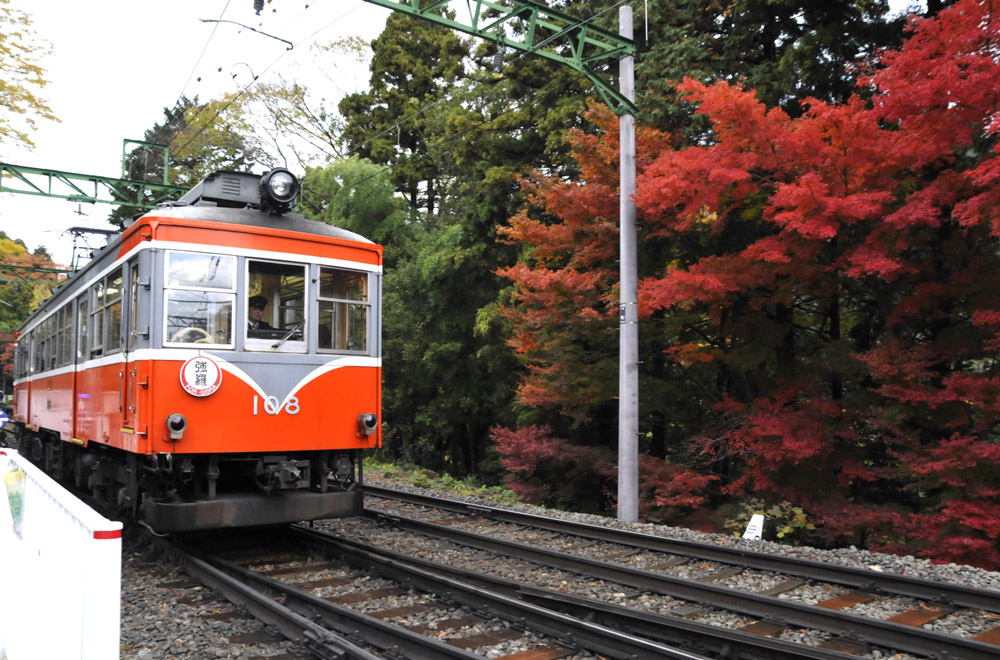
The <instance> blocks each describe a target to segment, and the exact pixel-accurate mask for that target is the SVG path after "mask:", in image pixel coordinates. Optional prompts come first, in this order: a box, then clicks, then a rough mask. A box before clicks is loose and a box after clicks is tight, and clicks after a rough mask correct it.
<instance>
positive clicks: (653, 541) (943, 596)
mask: <svg viewBox="0 0 1000 660" xmlns="http://www.w3.org/2000/svg"><path fill="white" fill-rule="evenodd" d="M364 491H365V493H368V494H371V495H374V496H376V497H383V498H387V499H397V500H400V501H406V502H410V503H413V504H421V505H424V506H431V507H435V508H440V509H445V510H448V511H455V512H459V513H464V514H467V515H477V516H483V517H486V518H489V519H490V520H495V521H498V522H506V523H512V524H516V525H524V526H528V527H537V528H539V529H544V530H547V531H550V532H557V533H560V534H572V535H575V536H582V537H586V538H588V539H596V540H601V541H608V542H610V543H620V544H622V545H628V546H632V547H635V548H641V549H643V550H651V551H655V552H669V553H671V554H675V555H680V556H685V557H694V558H697V559H700V560H709V561H717V562H720V563H725V564H734V565H737V566H741V567H743V568H752V569H755V570H762V571H773V572H775V573H783V574H787V575H794V576H796V577H802V578H806V579H810V580H818V581H822V582H832V583H835V584H840V585H844V586H849V587H853V588H856V589H862V590H865V591H870V592H872V593H875V594H894V595H900V596H910V597H912V598H918V599H920V600H926V601H931V602H935V603H942V604H945V605H951V606H958V607H968V608H972V609H979V610H985V611H988V612H1000V592H997V591H992V590H989V589H977V588H975V587H968V586H965V585H958V584H949V583H946V582H935V581H933V580H924V579H920V578H913V577H908V576H904V575H893V574H891V573H880V572H877V571H871V570H866V569H862V568H854V567H850V566H839V565H837V564H826V563H823V562H817V561H810V560H807V559H799V558H797V557H776V556H774V555H771V554H767V553H764V552H758V551H755V550H748V549H745V548H727V547H725V546H718V545H713V544H710V543H700V542H697V541H685V540H682V539H671V538H667V537H663V536H654V535H652V534H644V533H642V532H632V531H627V530H621V529H615V528H609V527H601V526H599V525H591V524H587V523H577V522H570V521H567V520H560V519H558V518H549V517H546V516H540V515H536V514H531V513H521V512H518V511H511V510H509V509H502V508H498V507H490V506H481V505H478V504H469V503H466V502H460V501H457V500H450V499H443V498H435V497H429V496H425V495H417V494H413V493H405V492H401V491H395V490H391V489H387V488H378V487H372V486H365V487H364Z"/></svg>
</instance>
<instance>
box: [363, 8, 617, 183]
mask: <svg viewBox="0 0 1000 660" xmlns="http://www.w3.org/2000/svg"><path fill="white" fill-rule="evenodd" d="M627 1H628V0H618V2H616V3H615V4H613V5H611V6H610V7H606V8H605V9H603V10H601V11H599V12H597V13H596V14H594V15H593V16H590V17H589V18H586V19H582V20H580V21H578V22H577V23H575V24H573V25H572V26H571V27H569V28H566V29H568V30H572V29H575V28H578V27H580V26H582V25H586V24H587V23H590V22H591V21H593V20H595V19H597V18H599V17H600V16H602V15H603V14H606V13H608V12H610V11H612V10H614V9H617V8H618V7H620V6H621V5H623V4H625V3H626V2H627ZM557 36H558V34H553V35H551V36H549V37H548V38H546V39H543V40H542V41H540V42H539V43H538V44H536V45H535V46H532V47H531V48H530V49H527V50H524V51H519V52H518V53H517V56H516V57H515V58H514V61H517V60H520V59H521V58H523V57H527V56H528V55H531V54H532V53H534V52H535V51H537V50H538V49H540V48H541V47H542V46H544V45H545V44H547V43H548V42H550V41H552V40H553V39H555V38H556V37H557ZM447 100H449V99H447V98H442V99H438V100H436V101H434V102H432V103H428V104H427V105H425V106H424V107H422V108H420V109H419V110H416V111H414V112H413V113H411V114H410V115H407V116H406V117H404V118H402V119H400V120H399V121H397V122H396V123H395V124H393V125H391V126H390V127H389V128H387V129H385V130H383V131H382V132H380V133H378V134H376V135H374V136H372V137H370V138H368V139H367V140H365V141H364V142H362V143H361V144H360V145H358V146H357V147H355V148H354V149H351V150H350V151H348V152H347V154H346V155H348V156H351V155H354V154H356V153H357V152H358V151H359V150H361V149H362V148H363V147H365V146H367V145H368V144H370V143H371V142H372V141H373V140H376V139H378V138H379V137H381V136H383V135H385V134H386V133H389V132H390V131H392V130H394V129H395V130H398V129H399V127H400V126H402V124H404V123H405V122H407V121H409V120H411V119H413V118H415V117H417V116H419V115H421V114H423V113H424V112H426V111H427V110H429V109H431V108H433V107H434V106H436V105H439V104H441V103H443V102H445V101H447ZM522 107H523V106H517V107H514V108H510V109H508V110H505V111H503V112H501V113H500V114H498V115H496V116H494V117H491V118H490V119H487V120H484V121H482V122H479V123H478V124H476V125H474V126H470V127H469V128H467V129H465V130H463V131H461V132H459V133H456V134H452V135H449V136H447V137H445V138H442V139H441V140H439V141H438V142H436V143H434V144H433V145H429V146H432V147H439V146H442V145H444V144H447V143H448V142H451V141H452V140H456V139H458V138H460V137H463V136H465V135H467V134H468V133H469V132H471V131H472V130H475V129H478V128H481V127H483V126H486V125H487V124H489V123H492V122H495V121H497V120H498V119H500V118H502V117H505V116H506V115H508V114H510V113H512V112H515V111H518V110H520V109H521V108H522ZM395 167H396V165H391V164H390V165H386V166H385V167H383V168H382V169H381V170H379V171H377V172H374V173H372V174H370V175H368V176H366V177H364V178H362V179H359V180H358V181H353V182H351V185H352V186H357V185H361V184H362V183H365V182H367V181H369V180H370V179H373V178H375V177H376V176H380V175H381V174H384V173H385V172H388V171H389V170H392V169H394V168H395Z"/></svg>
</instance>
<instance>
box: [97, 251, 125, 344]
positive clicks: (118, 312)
mask: <svg viewBox="0 0 1000 660" xmlns="http://www.w3.org/2000/svg"><path fill="white" fill-rule="evenodd" d="M90 329H91V337H90V355H91V356H98V355H104V354H107V353H116V352H118V351H119V350H121V344H122V271H121V268H118V269H116V270H114V271H112V272H111V273H110V274H108V275H106V276H105V277H103V278H102V279H100V280H99V281H97V282H95V283H94V284H93V286H91V288H90Z"/></svg>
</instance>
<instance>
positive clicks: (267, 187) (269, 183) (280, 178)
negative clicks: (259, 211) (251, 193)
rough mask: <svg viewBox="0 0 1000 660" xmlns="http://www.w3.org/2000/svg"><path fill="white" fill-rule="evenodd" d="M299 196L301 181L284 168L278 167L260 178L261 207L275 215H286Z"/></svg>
mask: <svg viewBox="0 0 1000 660" xmlns="http://www.w3.org/2000/svg"><path fill="white" fill-rule="evenodd" d="M298 196H299V180H298V179H296V178H295V175H294V174H292V173H291V172H289V171H288V170H286V169H285V168H283V167H276V168H274V169H273V170H271V171H270V172H267V173H266V174H264V176H262V177H261V178H260V205H261V206H262V207H263V208H264V209H266V210H268V211H270V212H271V213H274V214H275V215H278V214H281V213H284V212H285V211H287V210H288V209H290V208H292V206H293V205H294V204H295V198H296V197H298Z"/></svg>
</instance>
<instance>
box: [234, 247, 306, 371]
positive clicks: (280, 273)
mask: <svg viewBox="0 0 1000 660" xmlns="http://www.w3.org/2000/svg"><path fill="white" fill-rule="evenodd" d="M305 291H306V266H304V265H301V264H281V263H274V262H270V261H257V260H253V259H248V260H247V292H246V314H247V321H246V328H247V330H246V332H247V341H246V347H247V348H248V349H249V350H254V351H279V352H303V351H305V349H306V343H305V318H306V317H305V300H306V295H305Z"/></svg>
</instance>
